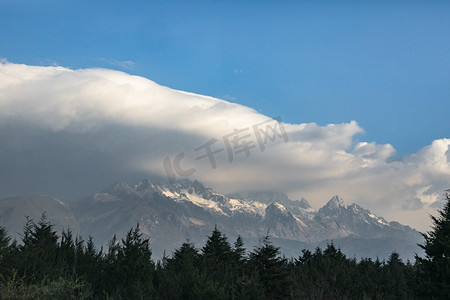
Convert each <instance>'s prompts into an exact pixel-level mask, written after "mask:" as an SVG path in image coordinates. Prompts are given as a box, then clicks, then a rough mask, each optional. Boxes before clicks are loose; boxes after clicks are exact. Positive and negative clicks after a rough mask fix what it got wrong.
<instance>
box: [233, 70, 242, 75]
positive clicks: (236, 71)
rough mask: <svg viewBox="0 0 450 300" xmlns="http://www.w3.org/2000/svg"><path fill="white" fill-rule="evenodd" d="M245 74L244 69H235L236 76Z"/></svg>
mask: <svg viewBox="0 0 450 300" xmlns="http://www.w3.org/2000/svg"><path fill="white" fill-rule="evenodd" d="M242 73H244V70H242V69H234V74H242Z"/></svg>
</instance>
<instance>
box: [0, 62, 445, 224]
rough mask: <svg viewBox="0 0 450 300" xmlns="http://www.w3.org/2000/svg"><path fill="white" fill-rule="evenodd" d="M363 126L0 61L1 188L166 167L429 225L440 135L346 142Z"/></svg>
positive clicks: (87, 72)
mask: <svg viewBox="0 0 450 300" xmlns="http://www.w3.org/2000/svg"><path fill="white" fill-rule="evenodd" d="M281 125H282V126H281ZM363 132H364V130H363V129H362V128H361V127H360V126H359V125H358V123H357V122H356V121H350V122H348V123H342V124H329V125H327V126H319V125H317V124H315V123H299V124H286V123H284V124H283V123H278V122H277V121H276V120H273V119H270V118H269V117H268V116H265V115H262V114H260V113H258V112H257V111H255V110H254V109H252V108H249V107H246V106H243V105H239V104H236V103H230V102H228V101H225V100H221V99H216V98H212V97H208V96H202V95H197V94H192V93H187V92H183V91H177V90H173V89H170V88H167V87H163V86H160V85H158V84H156V83H155V82H153V81H151V80H148V79H145V78H142V77H138V76H132V75H129V74H126V73H123V72H118V71H113V70H107V69H81V70H71V69H68V68H63V67H38V66H28V65H21V64H12V63H8V62H7V61H5V60H4V61H2V62H1V63H0V142H1V143H0V166H2V167H1V168H0V178H1V180H0V192H1V193H2V195H5V196H6V195H13V194H24V193H46V194H51V195H53V196H59V197H62V198H67V199H75V198H77V197H82V196H86V195H88V194H89V193H92V192H96V191H98V190H99V189H101V188H104V187H105V186H107V185H108V184H110V183H112V182H114V181H116V180H126V181H130V182H132V181H134V180H139V179H140V178H143V177H155V178H163V179H165V178H166V175H167V170H168V169H167V168H168V167H169V168H172V169H171V170H172V173H173V174H175V175H176V176H177V177H179V178H181V177H182V175H183V172H177V171H176V170H177V167H180V168H182V169H184V170H189V169H195V172H194V173H193V174H192V175H191V179H194V178H197V179H199V180H201V181H203V182H205V183H206V184H207V185H210V186H212V187H214V188H216V189H217V190H219V191H221V192H231V191H236V190H243V189H255V188H264V189H279V190H283V191H286V192H288V193H289V195H290V196H291V197H293V198H300V197H302V196H304V197H306V198H307V199H308V200H309V201H310V202H311V203H312V204H313V206H315V207H316V208H317V207H320V206H321V205H323V204H324V203H325V202H326V201H327V200H328V199H329V198H330V197H331V196H332V195H334V194H339V195H341V196H342V197H344V199H346V201H347V202H357V203H359V204H361V205H363V206H365V207H366V208H368V209H370V210H372V211H373V212H375V213H377V214H380V215H382V216H385V217H386V218H388V219H392V220H397V221H400V222H402V223H406V224H408V225H411V226H414V227H416V228H419V229H424V228H427V226H429V224H430V222H429V217H428V214H429V213H433V212H435V207H434V204H435V203H436V201H438V200H439V199H440V197H441V195H442V192H443V191H444V190H445V189H448V188H449V186H448V183H449V182H450V164H449V151H450V150H449V149H450V148H449V147H450V139H445V138H443V139H439V140H435V141H433V142H432V143H431V145H429V146H426V147H424V148H423V149H421V150H420V151H419V152H417V153H415V154H412V155H409V156H406V157H403V158H401V159H397V160H393V159H392V158H393V155H394V154H395V149H394V148H393V147H392V146H391V145H390V144H377V143H376V142H373V141H370V142H359V143H355V136H356V135H359V134H361V133H363ZM208 147H209V150H210V152H211V153H213V156H212V159H213V161H214V164H215V167H214V166H213V165H212V164H211V157H208V155H207V154H208V152H207V148H208ZM180 154H182V155H180ZM177 157H178V160H177ZM164 161H166V162H169V163H170V164H163V162H164ZM188 173H189V172H188Z"/></svg>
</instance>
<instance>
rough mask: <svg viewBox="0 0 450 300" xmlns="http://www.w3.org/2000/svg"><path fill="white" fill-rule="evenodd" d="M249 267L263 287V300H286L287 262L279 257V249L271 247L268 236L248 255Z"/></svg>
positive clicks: (288, 278) (289, 290)
mask: <svg viewBox="0 0 450 300" xmlns="http://www.w3.org/2000/svg"><path fill="white" fill-rule="evenodd" d="M249 265H250V268H251V270H253V271H255V272H256V274H257V275H258V277H259V280H260V281H261V283H262V285H263V287H264V295H265V299H286V298H288V297H289V296H290V295H291V292H292V291H291V289H290V287H291V282H290V277H289V273H288V262H287V260H286V259H285V258H281V257H280V248H278V247H275V246H274V245H272V243H271V242H270V239H269V237H268V236H266V237H265V238H264V239H263V242H262V245H261V246H259V247H257V248H256V249H255V250H254V251H253V252H252V253H250V258H249Z"/></svg>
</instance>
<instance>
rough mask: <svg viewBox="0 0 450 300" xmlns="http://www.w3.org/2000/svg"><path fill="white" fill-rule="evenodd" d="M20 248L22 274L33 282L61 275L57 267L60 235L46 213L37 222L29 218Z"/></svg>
mask: <svg viewBox="0 0 450 300" xmlns="http://www.w3.org/2000/svg"><path fill="white" fill-rule="evenodd" d="M19 250H20V255H21V257H22V263H21V266H20V271H21V274H22V275H26V276H27V278H28V279H29V280H31V281H32V282H36V281H41V280H44V279H54V278H58V277H59V276H61V272H60V270H59V269H58V268H57V252H58V235H57V233H56V231H55V230H54V229H53V225H52V224H51V223H50V222H49V221H48V220H47V217H46V216H45V213H43V214H42V216H41V219H40V220H39V222H38V223H37V224H36V223H34V222H33V221H32V220H31V219H29V218H27V222H26V224H25V226H24V233H23V236H22V245H21V246H20V247H19Z"/></svg>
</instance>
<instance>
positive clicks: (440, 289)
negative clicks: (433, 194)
mask: <svg viewBox="0 0 450 300" xmlns="http://www.w3.org/2000/svg"><path fill="white" fill-rule="evenodd" d="M445 197H446V203H445V205H444V207H443V208H442V209H440V210H438V213H439V216H438V217H434V216H431V219H432V221H433V226H432V230H431V231H429V232H427V233H424V234H422V235H423V237H424V238H425V243H424V244H423V245H419V246H420V247H421V248H422V249H424V250H425V254H426V257H425V258H420V257H416V259H417V261H418V266H419V276H420V278H421V280H420V287H421V288H420V289H419V293H420V295H421V296H423V297H429V298H430V299H448V295H450V190H447V191H446V196H445Z"/></svg>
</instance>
